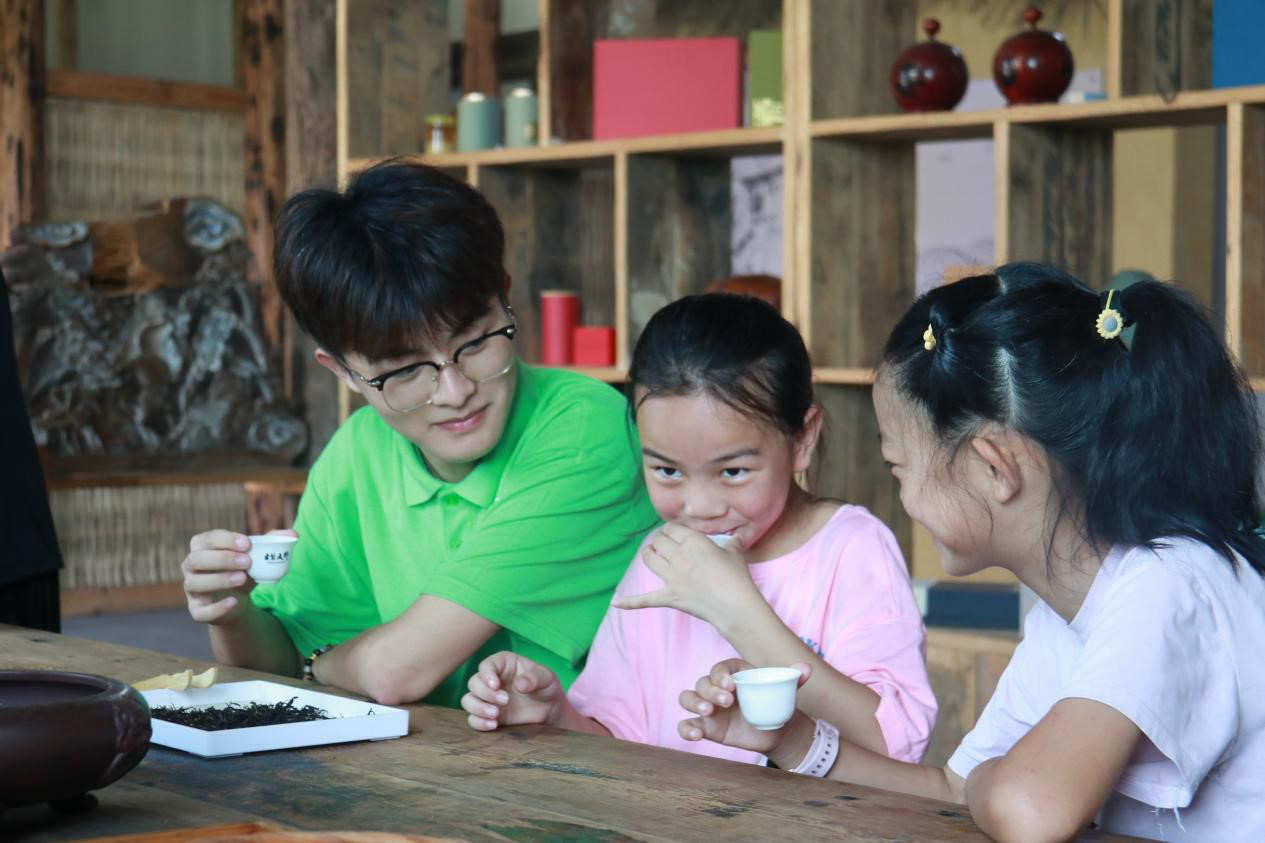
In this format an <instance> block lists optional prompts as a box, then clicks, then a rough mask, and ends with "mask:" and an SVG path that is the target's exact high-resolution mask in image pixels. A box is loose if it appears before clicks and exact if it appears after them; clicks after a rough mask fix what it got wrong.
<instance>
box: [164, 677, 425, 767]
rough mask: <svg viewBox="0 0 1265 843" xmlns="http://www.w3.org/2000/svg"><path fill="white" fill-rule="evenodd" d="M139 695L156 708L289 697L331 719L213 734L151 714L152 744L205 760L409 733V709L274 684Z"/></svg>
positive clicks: (237, 684) (228, 684) (268, 701)
mask: <svg viewBox="0 0 1265 843" xmlns="http://www.w3.org/2000/svg"><path fill="white" fill-rule="evenodd" d="M141 695H142V696H143V697H145V701H146V702H148V703H149V707H150V709H154V708H157V707H158V706H179V707H199V708H205V707H209V706H219V705H226V704H228V703H238V704H240V705H250V704H251V703H263V704H265V705H270V704H273V703H284V702H288V701H290V700H291V699H293V700H294V705H295V706H298V707H302V706H305V705H311V706H315V707H317V708H319V709H323V710H324V711H325V713H326V714H328V715H329V716H330V718H331V719H328V720H311V721H308V722H304V723H282V724H278V725H275V726H251V727H248V728H245V729H222V730H219V731H215V732H210V731H207V730H205V729H194V728H191V727H189V726H181V725H179V724H176V723H170V722H168V721H165V720H159V719H158V718H156V717H155V718H153V720H152V724H153V730H154V732H153V737H152V738H151V739H150V740H151V742H152V743H156V744H161V745H162V746H169V747H171V748H172V749H182V750H184V751H185V752H191V753H193V754H194V755H201V756H203V757H206V758H216V757H219V756H223V755H241V754H243V753H246V752H263V751H265V750H270V749H294V748H295V747H301V746H320V745H322V744H331V743H346V742H349V741H364V740H383V739H385V738H398V737H402V736H403V735H407V734H408V711H406V710H405V709H402V708H392V707H391V706H385V705H379V704H378V703H374V702H367V701H365V700H354V699H348V698H346V697H338V696H335V695H333V694H322V693H320V692H319V691H309V690H306V689H304V688H295V687H294V686H292V685H282V684H280V683H277V682H267V681H262V680H254V681H250V682H225V683H222V684H219V685H212V686H211V687H210V688H190V689H189V690H187V691H142V692H141Z"/></svg>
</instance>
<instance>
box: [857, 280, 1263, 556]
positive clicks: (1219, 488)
mask: <svg viewBox="0 0 1265 843" xmlns="http://www.w3.org/2000/svg"><path fill="white" fill-rule="evenodd" d="M1106 303H1107V297H1106V295H1105V294H1100V293H1097V292H1095V291H1094V290H1091V289H1090V288H1088V287H1087V286H1085V285H1084V284H1082V283H1081V282H1080V281H1077V280H1076V279H1075V278H1072V277H1071V276H1070V275H1067V274H1065V273H1062V272H1059V271H1058V270H1055V269H1053V268H1051V267H1048V266H1044V265H1042V264H1036V263H1014V264H1008V265H1006V266H1003V267H1000V268H999V269H998V270H997V271H996V273H995V274H992V275H979V276H974V277H971V278H965V279H963V280H961V281H959V282H957V283H954V284H949V285H946V286H944V287H940V288H937V289H935V290H932V291H930V292H928V293H927V294H926V295H924V296H922V297H921V298H919V299H918V301H916V302H915V303H914V305H913V307H912V308H910V310H909V311H908V312H907V313H906V314H905V316H904V317H903V318H902V319H901V320H900V322H899V323H898V324H897V325H896V328H895V329H894V330H893V331H892V334H891V336H890V338H889V339H888V343H887V347H886V349H885V350H884V356H883V364H882V365H883V366H884V368H885V369H886V370H887V371H888V372H890V373H891V375H892V379H893V383H894V384H895V386H896V388H897V389H898V390H899V391H900V392H901V393H902V394H904V395H905V396H906V397H907V398H909V399H910V400H912V401H913V402H914V403H916V404H918V405H920V406H922V407H923V408H925V409H926V411H927V413H928V415H929V416H930V418H931V421H932V424H933V426H934V428H935V430H936V432H937V433H938V434H939V435H940V436H941V438H942V439H943V440H944V441H945V442H946V443H947V444H949V445H951V446H956V445H957V444H960V443H962V442H963V441H965V440H966V439H967V438H968V437H969V436H970V435H971V434H972V432H973V431H975V430H976V429H977V428H978V427H979V426H980V425H981V424H983V423H985V422H996V423H1000V424H1003V425H1005V426H1007V427H1009V428H1011V429H1014V430H1017V431H1019V432H1020V433H1022V434H1024V435H1025V436H1027V437H1029V438H1030V439H1032V440H1034V441H1036V442H1037V443H1039V444H1040V445H1041V446H1042V447H1043V448H1044V449H1045V450H1046V452H1047V453H1048V454H1049V455H1050V457H1051V458H1052V459H1053V461H1054V462H1055V464H1056V465H1057V468H1058V474H1057V476H1056V482H1057V483H1058V488H1059V490H1060V492H1061V493H1063V495H1064V497H1065V498H1067V497H1071V496H1075V497H1078V498H1080V499H1081V500H1082V501H1083V503H1084V508H1085V522H1086V532H1087V534H1088V539H1089V540H1090V542H1091V543H1092V544H1093V545H1094V546H1095V547H1098V548H1105V547H1108V546H1110V545H1112V544H1128V545H1147V546H1154V544H1155V542H1156V541H1157V540H1158V539H1161V538H1163V537H1165V536H1186V537H1190V538H1193V539H1196V540H1199V541H1202V542H1204V543H1206V544H1207V545H1209V546H1210V547H1212V548H1214V549H1215V550H1216V551H1217V552H1219V553H1220V554H1222V555H1223V556H1225V557H1226V558H1227V559H1231V560H1233V555H1232V551H1237V552H1238V553H1239V554H1241V555H1242V556H1243V557H1244V558H1245V559H1246V560H1247V561H1248V563H1249V564H1250V565H1251V566H1252V567H1253V568H1255V569H1257V570H1265V538H1262V536H1261V535H1260V533H1259V532H1258V531H1257V530H1258V528H1259V526H1260V523H1261V501H1260V498H1259V496H1258V490H1257V485H1256V482H1257V481H1256V472H1257V467H1258V465H1259V464H1260V458H1261V439H1260V422H1259V419H1258V418H1257V411H1256V402H1255V398H1254V396H1253V394H1252V391H1251V388H1250V386H1249V385H1248V383H1247V380H1246V378H1245V377H1244V376H1243V374H1242V372H1241V371H1240V370H1239V368H1238V367H1237V365H1236V364H1235V363H1234V361H1233V360H1232V359H1231V358H1230V355H1229V353H1228V352H1227V351H1226V348H1225V346H1224V344H1223V343H1222V341H1221V338H1220V336H1219V335H1218V334H1217V332H1216V330H1215V329H1214V328H1213V327H1212V325H1211V324H1210V323H1209V321H1208V319H1207V317H1206V316H1205V315H1204V313H1203V312H1202V310H1201V308H1200V307H1199V306H1198V305H1196V304H1195V303H1194V302H1192V301H1191V300H1190V298H1188V297H1187V296H1186V295H1185V294H1184V293H1182V292H1181V291H1180V290H1178V289H1176V288H1174V287H1172V286H1169V285H1167V284H1161V283H1159V282H1155V281H1144V282H1140V283H1137V284H1134V285H1132V286H1130V287H1128V288H1126V289H1124V290H1119V291H1116V292H1115V293H1114V294H1113V295H1112V296H1111V308H1112V309H1113V310H1115V311H1117V312H1118V313H1119V314H1120V316H1121V317H1122V318H1123V321H1124V324H1125V325H1126V326H1131V331H1128V332H1127V333H1124V334H1123V335H1121V336H1115V337H1112V338H1105V337H1103V336H1102V335H1100V333H1099V330H1098V319H1099V315H1100V314H1102V313H1103V312H1104V307H1105V305H1106ZM928 326H930V327H931V331H932V335H933V336H934V337H935V342H934V348H932V350H931V351H927V350H926V348H925V345H924V339H923V334H924V332H925V331H926V329H927V328H928ZM1113 327H1115V326H1113V325H1111V324H1110V320H1109V319H1108V320H1107V324H1106V325H1105V326H1104V331H1105V332H1106V333H1107V334H1111V333H1112V331H1111V330H1110V329H1111V328H1113Z"/></svg>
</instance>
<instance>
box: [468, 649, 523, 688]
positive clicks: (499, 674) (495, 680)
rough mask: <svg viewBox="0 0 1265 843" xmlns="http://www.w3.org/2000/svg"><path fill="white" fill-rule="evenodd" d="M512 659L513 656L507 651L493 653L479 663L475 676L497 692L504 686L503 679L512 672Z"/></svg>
mask: <svg viewBox="0 0 1265 843" xmlns="http://www.w3.org/2000/svg"><path fill="white" fill-rule="evenodd" d="M514 659H515V655H514V654H513V653H511V652H509V651H508V650H502V651H501V652H499V653H493V654H492V655H490V656H488V657H487V658H486V659H484V660H483V661H481V662H479V671H478V673H477V674H475V675H476V676H478V677H479V678H481V679H482V680H483V683H484V684H485V685H487V686H488V687H489V688H491V689H492V690H494V691H495V690H499V689H500V688H501V686H502V685H504V684H505V683H504V681H503V677H505V676H507V675H509V674H510V673H512V672H513V669H514ZM471 678H473V677H471Z"/></svg>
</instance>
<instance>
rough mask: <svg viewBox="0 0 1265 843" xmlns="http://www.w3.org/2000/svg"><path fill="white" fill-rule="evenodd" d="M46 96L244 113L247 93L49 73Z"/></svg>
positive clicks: (80, 73) (76, 73) (97, 75)
mask: <svg viewBox="0 0 1265 843" xmlns="http://www.w3.org/2000/svg"><path fill="white" fill-rule="evenodd" d="M47 88H48V95H49V96H50V97H67V98H75V99H93V100H105V101H107V102H128V103H139V104H141V105H161V106H168V107H171V108H194V109H201V110H203V111H245V110H246V99H247V97H246V92H245V91H243V90H241V89H240V88H229V87H226V86H224V85H201V84H198V83H195V82H170V81H167V80H164V79H141V78H139V77H136V76H111V75H110V74H108V73H85V72H83V71H79V70H49V71H48V82H47Z"/></svg>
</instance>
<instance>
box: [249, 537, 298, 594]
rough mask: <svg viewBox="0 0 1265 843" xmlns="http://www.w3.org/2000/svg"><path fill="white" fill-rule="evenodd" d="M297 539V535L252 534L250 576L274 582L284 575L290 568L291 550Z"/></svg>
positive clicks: (257, 580) (259, 580) (260, 580)
mask: <svg viewBox="0 0 1265 843" xmlns="http://www.w3.org/2000/svg"><path fill="white" fill-rule="evenodd" d="M297 541H298V538H296V537H295V536H273V535H269V536H250V570H249V571H248V572H247V573H249V574H250V578H251V579H253V580H254V581H255V582H267V583H273V582H276V581H277V580H279V579H281V578H282V577H284V576H285V575H286V571H289V570H290V551H291V550H292V549H293V548H294V543H295V542H297Z"/></svg>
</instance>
